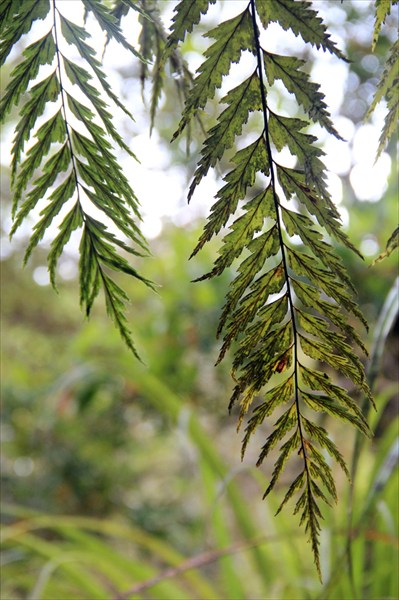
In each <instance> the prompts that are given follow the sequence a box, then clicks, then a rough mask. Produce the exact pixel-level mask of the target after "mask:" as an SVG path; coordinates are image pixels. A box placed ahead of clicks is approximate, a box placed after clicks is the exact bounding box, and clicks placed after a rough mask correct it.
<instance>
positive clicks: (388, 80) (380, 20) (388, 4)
mask: <svg viewBox="0 0 399 600" xmlns="http://www.w3.org/2000/svg"><path fill="white" fill-rule="evenodd" d="M395 4H398V0H376V3H375V24H374V32H373V42H372V45H371V49H372V51H373V52H374V51H375V49H376V45H377V42H378V38H379V35H380V31H381V27H382V25H383V24H384V23H385V20H386V18H387V17H388V15H390V13H391V8H392V6H393V5H395ZM383 99H385V101H386V104H387V109H388V112H387V114H386V116H385V120H384V125H383V128H382V131H381V135H380V139H379V144H378V148H377V155H376V161H377V160H378V158H379V157H380V155H381V153H382V152H383V150H384V148H385V147H386V145H387V144H388V142H389V140H390V139H391V138H392V136H393V135H394V134H395V132H397V131H398V123H399V39H397V40H396V41H395V42H393V44H392V46H391V48H390V50H389V55H388V58H387V60H386V62H385V66H384V71H383V73H382V75H381V78H380V80H379V82H378V84H377V89H376V92H375V94H374V98H373V101H372V103H371V105H370V107H369V109H368V111H367V113H366V116H365V118H366V119H369V118H370V117H371V115H372V113H373V112H374V110H375V109H376V106H377V105H378V104H379V103H380V102H381V100H383ZM398 230H399V227H397V228H396V230H395V231H394V232H393V233H392V235H391V236H390V238H389V240H388V241H387V243H386V248H385V251H384V252H382V253H381V254H380V255H379V257H378V258H377V259H376V260H375V261H374V263H375V262H379V261H380V260H382V259H383V258H385V257H386V256H389V255H390V254H391V252H392V251H393V250H395V249H396V248H397V247H398Z"/></svg>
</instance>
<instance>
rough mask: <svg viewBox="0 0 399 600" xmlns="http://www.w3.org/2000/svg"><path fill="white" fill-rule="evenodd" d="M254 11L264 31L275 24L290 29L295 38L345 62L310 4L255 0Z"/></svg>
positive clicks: (292, 0)
mask: <svg viewBox="0 0 399 600" xmlns="http://www.w3.org/2000/svg"><path fill="white" fill-rule="evenodd" d="M256 10H257V12H258V15H259V18H260V19H261V21H262V25H263V27H264V28H265V29H266V28H267V27H268V25H269V23H272V22H275V23H276V22H277V23H278V24H279V25H280V26H281V27H282V28H283V29H284V30H285V31H287V29H291V31H293V33H294V34H295V35H296V36H298V35H300V36H301V38H302V39H303V40H304V42H308V43H309V44H312V46H315V47H316V48H317V49H319V48H322V49H323V50H324V52H330V53H331V54H335V56H337V57H338V58H341V59H343V60H346V58H345V56H344V54H342V52H341V51H340V50H339V49H338V48H337V46H336V44H335V43H334V42H332V41H331V40H330V35H329V34H328V33H327V30H326V27H325V25H324V23H323V21H322V19H321V18H320V17H319V16H318V15H317V12H316V11H315V10H313V9H312V8H311V5H310V3H308V2H297V1H296V0H274V1H273V2H263V0H256Z"/></svg>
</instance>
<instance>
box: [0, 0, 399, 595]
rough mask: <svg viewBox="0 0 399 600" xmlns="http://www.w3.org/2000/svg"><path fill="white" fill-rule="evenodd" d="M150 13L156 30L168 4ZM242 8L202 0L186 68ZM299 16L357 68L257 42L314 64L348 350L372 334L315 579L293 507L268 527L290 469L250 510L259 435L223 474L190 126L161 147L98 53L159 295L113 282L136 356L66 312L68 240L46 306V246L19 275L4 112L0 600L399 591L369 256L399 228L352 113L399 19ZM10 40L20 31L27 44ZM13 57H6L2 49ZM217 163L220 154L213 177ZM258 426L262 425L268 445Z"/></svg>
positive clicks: (382, 317) (393, 261) (393, 178)
mask: <svg viewBox="0 0 399 600" xmlns="http://www.w3.org/2000/svg"><path fill="white" fill-rule="evenodd" d="M66 4H68V2H67V3H66ZM69 4H70V3H69ZM159 4H160V6H161V13H162V15H163V18H164V20H165V24H166V26H167V25H168V23H169V22H170V18H171V15H172V12H173V8H174V6H175V5H176V2H162V3H159ZM240 4H241V3H240V2H222V3H218V4H217V6H216V7H213V8H212V10H210V11H209V14H208V15H207V17H206V18H205V19H204V22H203V23H202V24H201V26H199V27H198V28H197V29H196V30H195V32H194V34H193V35H191V36H190V38H189V39H188V40H187V41H186V42H185V43H184V45H183V47H182V52H183V54H184V56H185V58H186V60H187V61H188V64H189V65H190V67H191V68H192V69H193V70H194V69H195V68H196V67H197V66H198V64H199V62H200V54H199V53H200V51H201V50H202V49H203V48H204V47H206V45H207V43H208V42H207V41H206V39H205V38H203V37H202V33H203V32H204V31H205V30H206V29H208V27H209V26H210V25H212V24H216V23H217V22H218V21H219V20H220V19H224V18H226V17H227V16H230V14H231V15H233V14H234V13H235V14H236V13H238V12H239V10H240V6H239V5H240ZM315 4H316V5H317V8H318V9H319V10H320V12H322V14H323V16H324V17H325V19H326V22H327V24H328V27H329V30H330V31H331V32H332V35H333V38H334V40H336V41H337V43H338V44H339V46H340V47H341V49H343V50H344V51H345V52H346V54H347V55H348V56H349V58H350V59H351V61H352V63H350V64H349V65H346V64H344V63H342V64H340V65H338V66H337V65H336V62H337V61H336V60H335V59H333V58H331V57H328V56H325V55H320V54H317V53H313V52H310V51H309V49H307V48H304V46H303V45H302V44H301V43H300V42H299V41H298V40H297V39H296V38H293V37H292V38H290V37H286V36H285V35H280V34H279V30H278V28H277V26H276V30H274V28H272V29H271V33H270V36H269V37H268V39H267V40H266V39H265V42H264V43H265V46H266V45H267V44H269V45H268V46H267V47H268V49H269V50H271V51H279V52H284V51H287V52H291V53H292V52H293V51H294V52H295V54H296V56H300V57H304V58H306V59H307V60H308V61H309V69H310V70H311V72H312V74H313V78H314V80H315V81H318V82H319V83H321V84H322V91H324V92H325V94H326V96H327V102H328V104H329V106H330V107H331V110H332V114H333V120H334V122H335V123H336V126H337V129H338V131H339V132H340V133H341V134H342V135H343V137H344V138H345V139H346V142H345V143H343V142H337V141H335V140H331V139H327V138H326V137H322V141H323V143H324V149H325V152H326V161H325V162H326V165H327V167H328V168H329V170H330V173H331V174H330V176H329V177H330V179H329V183H330V187H331V191H332V192H333V198H334V199H335V200H336V202H337V204H338V205H339V208H340V211H341V214H342V218H343V221H344V224H345V228H346V230H347V233H348V235H349V237H350V239H351V240H352V241H353V243H354V244H355V245H356V246H357V247H359V248H360V250H361V251H362V253H363V254H364V256H365V260H364V262H362V261H360V260H359V259H358V258H357V257H356V256H355V255H354V254H350V253H349V251H347V250H342V249H339V251H340V252H341V253H342V256H343V258H344V261H345V264H346V266H347V268H348V270H349V272H350V276H351V278H352V280H353V281H354V283H355V286H356V288H357V290H358V294H359V296H358V301H359V304H360V306H361V309H362V311H363V313H364V314H365V316H366V318H367V320H368V322H369V325H370V332H369V333H368V334H367V333H366V332H364V340H365V344H366V346H367V347H368V348H369V349H370V350H371V351H372V350H373V347H372V345H373V339H374V338H375V337H376V336H377V337H378V336H379V338H378V339H379V340H380V345H379V346H378V352H374V353H373V354H372V361H371V367H372V368H370V366H369V367H368V368H369V373H370V377H371V378H372V383H373V386H374V391H375V400H376V404H377V407H378V412H377V413H370V423H371V426H372V428H373V430H374V432H375V437H374V439H373V440H371V441H370V440H365V441H363V440H362V441H360V440H359V439H358V438H357V436H356V434H355V432H354V431H351V430H350V429H349V428H348V427H347V426H345V425H341V424H340V423H335V422H332V420H331V419H328V420H327V421H325V423H324V426H325V427H327V428H328V430H330V431H331V435H332V437H333V439H334V440H335V441H336V443H337V445H338V447H339V448H340V450H341V452H342V453H343V455H344V458H345V460H346V461H347V463H348V465H349V466H351V465H353V461H355V462H356V461H358V462H357V474H356V478H355V482H354V488H351V487H350V485H349V483H348V482H347V481H346V480H345V478H344V476H343V474H342V473H340V472H339V471H338V470H337V473H336V478H337V483H338V489H339V498H340V500H339V504H338V505H337V506H334V507H332V508H331V509H327V508H326V509H325V510H324V517H325V521H324V528H323V532H322V535H321V561H322V570H323V578H324V583H323V584H321V583H320V582H319V581H318V579H317V574H316V571H315V568H314V566H313V564H312V557H311V552H310V548H309V547H308V545H307V542H306V538H305V536H304V534H303V531H302V530H300V529H299V527H298V520H297V518H296V517H292V516H291V514H290V507H288V509H286V510H285V511H284V513H283V514H280V515H279V516H278V517H274V513H275V511H276V509H277V507H278V505H279V503H280V501H281V498H282V496H281V494H282V493H283V491H284V486H285V483H286V482H287V481H288V480H289V473H288V474H286V476H285V477H286V479H284V476H283V478H282V479H281V482H280V483H279V486H278V487H277V489H276V492H275V493H274V494H273V496H272V497H271V498H268V500H267V501H262V494H263V492H264V490H265V489H266V487H267V484H268V478H269V476H270V473H271V471H272V463H271V462H270V463H268V464H264V465H263V466H262V468H261V469H260V470H259V469H258V470H257V469H255V468H254V466H253V465H254V464H255V462H256V458H257V456H258V453H259V449H260V447H261V444H262V432H259V433H257V434H256V435H255V436H254V439H253V441H252V443H251V444H250V447H249V449H248V452H247V456H246V458H245V460H244V462H243V463H241V462H240V443H241V434H237V433H236V430H235V427H236V415H234V414H233V415H231V416H229V415H228V413H227V404H228V400H229V397H230V393H231V389H232V387H233V386H232V381H231V377H230V364H229V359H228V358H227V359H226V360H225V361H224V362H223V363H222V364H221V365H218V367H216V368H215V367H214V366H213V365H214V363H215V360H216V358H217V355H218V348H219V345H220V344H219V341H218V340H216V339H215V332H216V329H217V323H218V318H219V315H220V310H221V306H222V303H223V298H224V296H225V294H226V291H227V288H228V284H229V281H230V279H231V276H232V273H229V272H226V273H225V274H224V275H222V276H221V277H219V278H217V279H213V280H210V281H206V282H202V283H192V280H193V279H195V278H196V277H198V276H200V275H202V274H203V273H205V272H207V271H209V270H210V268H211V265H212V263H213V261H214V258H215V256H216V253H217V248H218V243H219V242H218V240H215V241H213V242H212V243H211V244H209V245H208V246H207V247H205V248H204V250H203V251H202V252H201V253H200V254H199V255H198V256H197V257H196V258H195V259H192V260H191V261H189V260H188V257H189V256H190V254H191V251H192V249H193V248H194V246H195V244H196V241H197V239H198V237H199V235H200V232H201V228H202V226H203V224H204V217H205V215H206V214H207V211H208V210H209V207H210V206H211V204H212V199H213V196H214V194H215V193H216V191H217V189H218V187H219V186H220V179H219V180H218V179H217V177H216V175H210V176H209V177H208V178H207V181H206V182H204V183H203V184H201V186H200V188H199V190H198V191H197V192H196V194H195V196H194V198H193V200H192V203H191V205H190V207H187V206H186V201H185V197H186V193H187V188H188V184H189V182H190V178H191V176H192V174H193V171H194V169H195V161H196V158H197V157H198V152H199V151H200V148H201V143H202V139H203V136H202V133H201V132H200V131H199V130H198V131H196V132H194V134H193V135H192V140H191V149H190V154H189V155H187V152H186V144H185V141H184V140H182V141H180V142H177V143H174V144H170V142H169V141H170V139H171V137H172V134H173V132H174V130H175V129H176V127H177V124H178V120H179V112H178V110H177V109H176V94H175V88H174V82H173V80H172V79H170V80H166V81H165V93H164V95H163V97H162V98H161V102H160V105H159V110H158V115H157V119H156V122H155V129H154V130H153V132H152V136H151V137H150V135H149V118H148V101H149V94H150V82H147V87H146V89H145V90H144V103H143V100H142V98H141V89H140V71H139V65H132V64H131V60H130V59H129V58H127V59H126V62H123V61H121V60H118V62H117V63H116V61H115V54H113V52H114V51H113V49H112V47H110V49H109V52H108V53H107V54H106V65H107V70H108V71H109V72H110V80H111V82H112V84H113V85H115V86H116V87H117V89H119V91H120V94H121V95H122V97H123V98H124V101H125V102H126V104H127V106H128V108H129V109H131V110H132V111H133V114H134V116H135V119H136V121H135V123H133V124H131V123H125V122H124V120H123V119H122V118H120V123H119V126H120V127H122V132H123V131H124V132H125V136H126V139H127V140H129V143H130V142H131V146H132V148H133V150H134V151H135V152H136V153H137V154H138V157H139V158H140V160H141V164H140V165H134V166H131V165H129V166H128V168H129V169H131V171H129V172H132V185H133V189H134V190H135V192H136V193H137V195H138V197H139V198H140V201H141V204H142V207H143V215H144V231H145V233H146V234H147V235H148V237H149V239H150V246H151V252H152V255H153V256H152V257H151V258H149V259H146V260H145V261H142V262H141V264H140V265H139V266H140V269H141V272H142V273H144V274H145V276H146V277H148V278H149V279H152V280H153V281H155V282H156V283H157V284H158V285H159V290H158V294H155V293H152V292H149V291H148V289H147V288H144V287H139V286H138V285H137V283H136V282H131V281H129V279H127V278H124V277H123V278H121V284H122V286H123V287H124V288H125V289H126V290H127V292H128V295H129V297H130V298H131V299H132V305H131V307H130V308H129V322H130V323H131V326H132V329H133V334H134V339H135V341H136V345H137V347H138V349H139V352H140V354H141V356H142V358H143V362H144V364H140V363H139V362H138V361H136V360H135V359H134V358H133V357H132V356H131V355H130V354H129V352H128V351H127V350H125V348H124V346H123V344H122V342H121V340H120V338H119V336H118V333H117V332H116V331H115V330H114V328H113V326H112V324H111V322H110V321H109V320H108V318H107V317H106V315H105V308H104V305H103V302H102V300H101V299H100V300H99V301H98V302H97V304H96V306H95V307H94V311H93V315H92V317H91V319H90V321H87V320H85V319H84V317H83V315H82V314H81V312H80V309H79V292H78V286H77V281H76V273H77V250H76V245H75V246H74V245H73V243H72V244H71V245H70V246H68V248H67V252H66V253H65V255H64V256H63V258H62V260H61V262H60V266H59V294H58V295H57V294H56V293H55V292H54V291H53V289H52V288H51V287H50V286H49V282H48V276H47V269H46V251H47V249H48V244H49V240H48V239H46V238H45V239H44V240H43V243H42V244H41V245H40V247H39V248H38V250H37V251H36V253H35V254H34V256H33V257H32V258H31V260H30V262H29V264H28V265H27V266H26V267H25V268H24V269H23V268H22V259H23V254H24V249H25V247H26V244H27V240H28V237H29V234H30V231H29V226H25V227H23V228H21V229H20V231H19V232H18V234H17V235H16V236H15V238H14V240H13V242H12V243H10V242H9V241H8V234H9V230H10V222H11V221H10V216H9V215H10V204H11V199H12V197H11V193H10V191H9V178H8V163H9V148H10V140H12V135H13V132H12V130H13V126H15V122H16V120H17V111H15V113H14V114H13V115H12V118H11V120H10V123H9V125H7V127H4V129H3V131H2V152H1V162H2V165H1V167H2V177H1V202H2V225H1V227H2V229H1V242H2V255H1V292H2V312H1V362H2V382H1V392H2V412H1V441H2V459H1V460H2V462H1V483H2V485H1V491H2V501H3V510H2V516H3V552H2V559H1V560H2V572H3V583H2V586H3V587H2V598H4V600H14V599H15V600H17V599H23V598H31V599H33V600H38V599H39V598H45V599H49V600H56V599H62V600H64V599H70V598H71V599H72V598H76V599H78V600H80V599H84V598H88V599H92V598H102V599H104V598H115V599H117V598H166V599H167V598H170V599H172V598H173V599H174V598H190V599H191V598H212V599H213V598H223V599H224V598H228V599H233V598H267V599H269V598H276V599H280V598H281V599H293V598H323V599H325V598H337V599H338V598H341V599H342V598H358V597H361V598H363V599H366V598H370V599H377V598H378V599H382V598H397V597H398V594H399V589H398V579H397V578H398V574H397V568H396V566H395V565H397V558H398V557H397V554H398V537H397V533H398V514H399V506H398V481H397V471H395V457H396V458H397V453H398V450H397V439H398V423H397V416H398V411H397V399H398V398H397V396H398V389H397V387H398V386H397V364H398V359H399V349H398V336H399V324H398V321H397V320H396V321H395V318H394V316H392V315H395V308H392V302H395V300H394V298H395V296H394V295H393V294H394V293H393V292H392V291H391V295H390V290H392V287H393V285H394V282H395V278H396V276H397V256H395V255H391V256H390V257H389V258H387V259H385V260H384V261H382V262H380V263H378V264H376V265H372V262H373V260H374V259H375V258H376V257H377V256H378V255H379V253H380V252H382V251H383V249H384V247H385V243H386V240H387V238H388V237H389V235H390V234H391V233H392V231H393V229H394V228H395V226H396V222H397V160H396V152H397V139H395V136H394V138H393V139H392V140H391V142H390V144H389V147H388V148H387V149H386V151H385V152H383V154H382V156H381V157H380V158H379V160H378V161H377V162H376V163H375V164H374V161H375V154H376V149H377V145H378V138H379V135H380V131H381V127H382V124H383V120H384V116H385V107H384V104H383V103H382V104H381V106H380V107H379V108H378V109H377V111H376V112H375V114H374V115H373V117H372V119H371V120H370V121H368V122H367V123H365V122H364V120H363V119H364V115H365V112H366V110H367V108H368V106H369V105H370V103H371V100H372V98H373V94H374V91H375V87H376V84H377V81H378V79H379V76H380V74H381V72H382V69H383V65H384V62H385V59H386V56H387V51H388V49H389V47H390V45H391V43H392V41H393V39H394V38H395V35H396V32H397V15H392V16H391V18H390V19H389V20H388V22H387V24H386V26H385V27H384V29H383V32H382V34H381V36H380V40H379V43H378V46H377V49H376V53H374V54H372V53H371V40H372V31H373V24H374V7H373V4H374V3H372V2H369V1H368V0H355V1H345V2H344V3H343V4H340V3H338V2H316V3H315ZM66 10H68V9H67V8H66ZM241 10H242V8H241ZM124 28H125V33H126V34H127V31H133V32H136V31H137V24H136V23H135V22H134V21H132V22H130V21H129V22H128V21H127V20H126V23H124ZM129 28H130V29H129ZM273 32H274V33H273ZM134 35H136V33H134ZM27 43H29V38H28V36H27V37H26V38H23V39H22V44H23V45H27ZM22 47H23V46H21V49H22ZM14 58H15V64H17V62H18V59H19V56H18V54H16V55H15V57H14ZM129 60H130V62H129ZM107 61H108V62H107ZM7 68H9V69H11V68H12V65H10V66H9V67H7ZM5 84H6V77H2V80H1V85H2V86H4V85H5ZM272 100H273V102H275V103H276V105H277V107H278V108H279V110H280V111H281V112H284V111H287V114H291V115H292V108H293V106H292V100H291V99H290V98H289V97H288V98H287V97H285V96H284V95H283V93H280V91H279V90H277V91H276V92H275V95H274V96H273V99H272ZM217 114H218V106H217V102H215V103H214V104H211V105H210V106H209V107H207V112H206V114H205V115H204V125H205V127H208V126H209V125H210V124H212V123H213V122H214V119H215V116H216V115H217ZM250 127H251V123H250V126H249V130H248V132H247V134H248V135H249V134H250ZM317 133H318V134H319V133H320V132H317ZM124 161H125V158H124V157H121V162H122V163H123V164H125V163H124ZM227 168H228V164H227V163H226V164H223V163H222V165H221V171H222V172H225V170H226V169H227ZM31 222H32V223H33V222H34V216H33V217H32V221H31ZM392 299H393V300H392ZM384 328H385V329H384ZM388 331H389V335H387V334H388ZM358 400H359V402H362V401H363V400H362V398H358ZM273 422H274V421H273ZM273 422H271V423H270V424H269V425H268V424H267V423H266V424H265V425H264V431H263V434H264V435H265V436H266V435H267V432H268V428H269V427H270V426H271V425H272V423H273ZM395 444H396V445H395ZM348 511H349V513H350V514H351V519H352V521H351V522H352V526H353V530H352V534H351V536H348V535H347V525H348ZM348 545H349V551H350V552H349V554H348ZM348 556H350V557H351V559H352V567H353V568H352V580H351V577H349V576H348V569H347V568H348ZM140 582H144V583H141V584H140ZM140 586H141V587H140ZM356 594H357V595H356Z"/></svg>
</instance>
